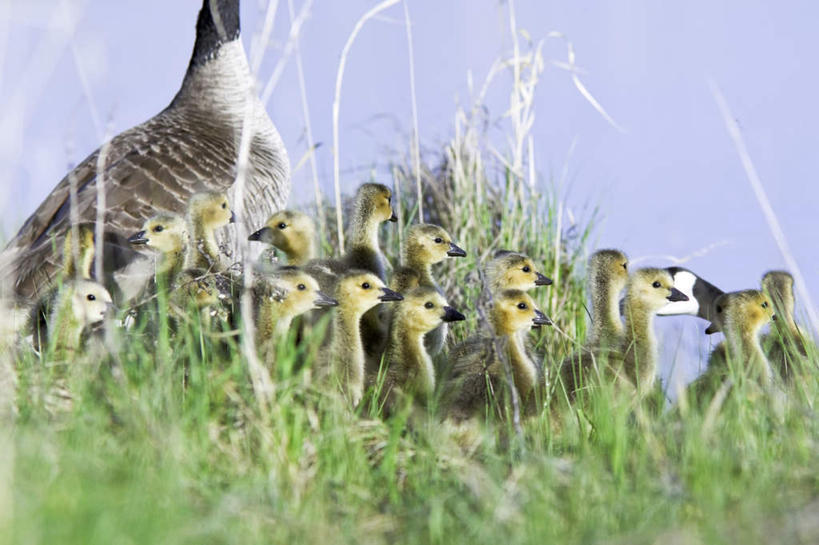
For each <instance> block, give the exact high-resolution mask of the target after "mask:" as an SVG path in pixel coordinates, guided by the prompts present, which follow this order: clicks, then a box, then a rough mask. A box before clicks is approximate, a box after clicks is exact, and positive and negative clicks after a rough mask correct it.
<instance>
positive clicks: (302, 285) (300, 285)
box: [296, 284, 307, 291]
mask: <svg viewBox="0 0 819 545" xmlns="http://www.w3.org/2000/svg"><path fill="white" fill-rule="evenodd" d="M296 287H297V288H298V289H299V291H304V290H306V289H307V286H305V285H304V284H299V285H298V286H296Z"/></svg>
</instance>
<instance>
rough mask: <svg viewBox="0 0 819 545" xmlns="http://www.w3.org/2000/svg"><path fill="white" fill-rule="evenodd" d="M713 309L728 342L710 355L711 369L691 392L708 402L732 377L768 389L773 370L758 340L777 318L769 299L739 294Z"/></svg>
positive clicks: (760, 294) (746, 292) (758, 293)
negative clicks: (768, 325) (763, 329)
mask: <svg viewBox="0 0 819 545" xmlns="http://www.w3.org/2000/svg"><path fill="white" fill-rule="evenodd" d="M714 307H715V312H716V314H717V315H718V316H719V319H720V322H721V326H722V330H723V332H724V333H725V340H724V341H723V342H721V343H720V344H719V345H717V347H716V348H715V349H714V351H713V352H712V353H711V356H710V358H709V359H708V368H707V369H706V370H705V372H704V373H703V374H702V375H700V376H699V377H698V378H697V379H696V380H695V381H694V382H693V383H692V384H691V385H689V392H690V393H691V394H693V396H694V397H695V399H697V400H699V401H705V400H707V398H708V397H710V395H712V394H713V393H714V392H715V391H716V390H717V389H718V388H719V387H720V385H721V384H722V383H723V381H725V380H726V379H728V378H730V377H732V376H733V377H735V378H738V377H740V376H744V377H746V378H748V379H750V380H753V381H755V382H757V383H758V384H760V385H762V386H769V385H770V384H771V380H772V378H773V370H772V369H771V366H770V363H769V362H768V359H767V358H766V356H765V353H764V352H763V351H762V346H761V345H760V340H759V331H760V329H761V328H762V326H764V325H765V324H766V323H768V321H769V320H771V319H772V318H774V317H775V315H774V307H773V305H771V303H770V301H769V300H768V297H767V296H766V295H765V294H764V293H763V292H761V291H759V290H744V291H736V292H731V293H726V294H723V295H721V296H720V297H718V298H717V299H716V301H715V302H714Z"/></svg>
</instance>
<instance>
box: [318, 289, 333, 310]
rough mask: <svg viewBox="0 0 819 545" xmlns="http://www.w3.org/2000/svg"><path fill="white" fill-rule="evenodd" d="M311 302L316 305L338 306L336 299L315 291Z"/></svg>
mask: <svg viewBox="0 0 819 545" xmlns="http://www.w3.org/2000/svg"><path fill="white" fill-rule="evenodd" d="M313 304H314V305H316V306H317V307H335V306H338V301H336V300H335V299H333V298H332V297H330V296H329V295H327V294H326V293H323V292H320V291H317V292H316V300H315V301H313Z"/></svg>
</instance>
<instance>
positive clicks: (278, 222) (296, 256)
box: [248, 210, 316, 267]
mask: <svg viewBox="0 0 819 545" xmlns="http://www.w3.org/2000/svg"><path fill="white" fill-rule="evenodd" d="M248 240H255V241H259V242H262V243H264V244H270V245H272V246H273V247H275V248H277V249H279V250H281V251H282V252H283V253H284V255H285V256H286V257H287V264H288V265H295V266H299V267H300V266H302V265H305V264H306V263H307V262H308V261H310V260H311V259H315V258H316V225H315V223H314V222H313V219H312V218H310V216H308V215H307V214H304V213H302V212H298V211H296V210H279V211H278V212H276V213H275V214H273V215H272V216H270V219H268V220H267V223H265V225H264V227H262V228H261V229H259V230H258V231H256V232H255V233H253V234H252V235H250V236H249V237H248Z"/></svg>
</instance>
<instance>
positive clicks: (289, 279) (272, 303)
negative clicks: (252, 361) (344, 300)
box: [253, 267, 338, 363]
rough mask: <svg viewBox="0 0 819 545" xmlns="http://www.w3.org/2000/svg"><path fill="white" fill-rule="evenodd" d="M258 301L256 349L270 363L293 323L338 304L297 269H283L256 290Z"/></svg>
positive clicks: (257, 284)
mask: <svg viewBox="0 0 819 545" xmlns="http://www.w3.org/2000/svg"><path fill="white" fill-rule="evenodd" d="M253 296H254V297H253V298H254V300H255V302H256V305H255V308H256V346H257V347H258V348H260V350H261V352H262V355H263V357H264V359H265V361H267V362H268V363H272V355H273V349H274V348H275V347H276V345H277V344H278V342H279V340H280V339H282V338H283V337H284V336H285V335H286V334H287V332H288V331H289V330H290V326H291V324H292V323H293V320H294V319H295V318H296V317H297V316H300V315H302V314H304V313H305V312H307V311H308V310H311V309H318V308H325V307H334V306H337V305H338V301H336V300H335V299H333V298H332V297H329V296H328V295H326V294H324V293H322V292H321V291H320V290H319V285H318V282H316V280H315V279H314V278H313V277H312V276H310V275H309V274H307V273H306V272H304V271H302V270H301V269H298V268H296V267H281V268H279V269H277V270H276V272H275V274H274V275H273V276H272V277H271V278H263V279H261V280H260V281H259V282H257V283H256V284H255V285H254V287H253Z"/></svg>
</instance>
